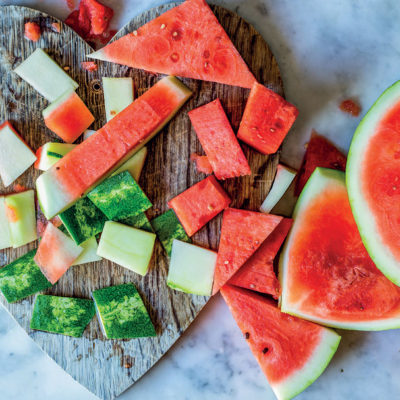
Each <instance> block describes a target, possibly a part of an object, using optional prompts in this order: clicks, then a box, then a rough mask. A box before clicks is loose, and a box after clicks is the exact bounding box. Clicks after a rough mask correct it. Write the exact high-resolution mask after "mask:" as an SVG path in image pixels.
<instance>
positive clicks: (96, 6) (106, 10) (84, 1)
mask: <svg viewBox="0 0 400 400" xmlns="http://www.w3.org/2000/svg"><path fill="white" fill-rule="evenodd" d="M113 15H114V11H113V9H112V8H110V7H107V6H105V5H104V4H101V3H100V2H98V1H97V0H81V2H80V4H79V21H80V22H81V24H82V23H83V22H86V23H88V25H89V26H90V32H89V33H90V35H94V36H96V35H102V34H103V33H104V32H105V31H106V30H107V28H108V26H109V25H110V21H111V18H112V17H113Z"/></svg>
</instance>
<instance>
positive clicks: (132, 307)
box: [92, 283, 156, 339]
mask: <svg viewBox="0 0 400 400" xmlns="http://www.w3.org/2000/svg"><path fill="white" fill-rule="evenodd" d="M92 296H93V299H94V301H95V305H96V311H97V316H98V318H99V321H100V325H101V327H102V330H103V333H104V334H105V336H106V337H107V338H108V339H133V338H140V337H151V336H156V331H155V329H154V326H153V324H152V322H151V319H150V317H149V314H148V312H147V310H146V307H145V305H144V304H143V300H142V298H141V297H140V294H139V293H138V291H137V289H136V287H135V285H133V284H132V283H127V284H124V285H118V286H111V287H108V288H104V289H99V290H95V291H94V292H93V293H92Z"/></svg>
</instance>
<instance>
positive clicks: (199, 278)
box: [167, 239, 217, 296]
mask: <svg viewBox="0 0 400 400" xmlns="http://www.w3.org/2000/svg"><path fill="white" fill-rule="evenodd" d="M216 262H217V253H216V252H215V251H211V250H208V249H204V248H202V247H199V246H195V245H194V244H190V243H186V242H182V241H180V240H176V239H174V241H173V243H172V251H171V261H170V264H169V270H168V278H167V285H168V286H169V287H170V288H172V289H175V290H180V291H182V292H185V293H191V294H197V295H200V296H211V290H212V285H213V278H214V270H215V265H216Z"/></svg>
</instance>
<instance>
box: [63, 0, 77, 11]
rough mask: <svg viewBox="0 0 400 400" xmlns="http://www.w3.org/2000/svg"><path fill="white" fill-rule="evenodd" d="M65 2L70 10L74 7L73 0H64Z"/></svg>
mask: <svg viewBox="0 0 400 400" xmlns="http://www.w3.org/2000/svg"><path fill="white" fill-rule="evenodd" d="M65 2H66V3H67V6H68V8H69V9H70V10H73V9H74V8H75V1H74V0H65Z"/></svg>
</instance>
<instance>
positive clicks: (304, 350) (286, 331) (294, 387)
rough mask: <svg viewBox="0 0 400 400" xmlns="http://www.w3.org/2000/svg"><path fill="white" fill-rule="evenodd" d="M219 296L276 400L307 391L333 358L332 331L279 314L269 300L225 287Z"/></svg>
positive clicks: (335, 341)
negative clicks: (222, 298) (221, 297)
mask: <svg viewBox="0 0 400 400" xmlns="http://www.w3.org/2000/svg"><path fill="white" fill-rule="evenodd" d="M221 294H222V296H223V297H224V300H225V301H226V303H227V305H228V307H229V309H230V311H231V313H232V315H233V318H234V319H235V321H236V323H237V324H238V326H239V328H240V330H241V331H242V333H243V335H244V337H245V339H246V340H247V343H248V344H249V346H250V349H251V351H252V353H253V355H254V357H255V358H256V359H257V361H258V363H259V364H260V367H261V369H262V371H263V372H264V374H265V376H266V377H267V379H268V382H269V384H270V385H271V387H272V389H273V391H274V392H275V394H276V396H277V398H278V399H281V400H288V399H291V398H293V397H294V396H296V395H297V394H299V393H300V392H301V391H303V390H304V389H305V388H306V387H308V386H309V385H310V384H311V383H312V382H313V381H314V380H316V379H317V378H318V376H319V375H320V374H321V373H322V372H323V370H324V369H325V367H326V366H327V364H328V363H329V361H330V360H331V358H332V356H333V355H334V353H335V351H336V349H337V347H338V345H339V342H340V336H339V335H338V334H336V333H335V332H334V331H332V330H330V329H327V328H323V327H322V326H319V325H317V324H314V323H312V322H308V321H304V320H302V319H300V318H296V317H292V316H290V315H288V314H284V313H282V312H280V311H279V309H278V307H277V306H276V305H275V303H274V302H273V301H272V300H269V299H266V298H265V297H262V296H261V295H259V294H256V293H254V292H250V291H248V290H244V289H241V288H237V287H234V286H230V285H225V286H224V287H223V288H221Z"/></svg>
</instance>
